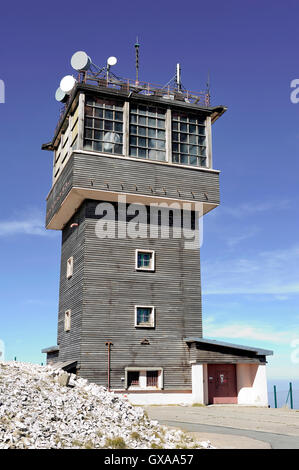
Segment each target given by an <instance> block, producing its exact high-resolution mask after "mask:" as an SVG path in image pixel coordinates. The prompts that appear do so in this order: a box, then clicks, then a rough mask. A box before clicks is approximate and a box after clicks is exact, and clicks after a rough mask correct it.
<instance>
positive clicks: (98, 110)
mask: <svg viewBox="0 0 299 470" xmlns="http://www.w3.org/2000/svg"><path fill="white" fill-rule="evenodd" d="M94 115H95V116H96V117H103V110H102V109H101V108H95V109H94Z"/></svg>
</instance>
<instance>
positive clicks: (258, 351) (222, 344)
mask: <svg viewBox="0 0 299 470" xmlns="http://www.w3.org/2000/svg"><path fill="white" fill-rule="evenodd" d="M184 341H185V342H186V343H198V344H202V345H205V344H207V345H213V346H219V347H222V348H230V349H238V350H240V351H245V352H251V353H254V354H256V355H257V356H272V355H273V351H271V350H269V349H261V348H253V347H251V346H242V345H240V344H233V343H226V342H223V341H216V340H213V339H207V338H198V337H194V336H189V337H187V338H184Z"/></svg>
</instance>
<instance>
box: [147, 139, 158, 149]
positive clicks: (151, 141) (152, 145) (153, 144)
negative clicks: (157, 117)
mask: <svg viewBox="0 0 299 470" xmlns="http://www.w3.org/2000/svg"><path fill="white" fill-rule="evenodd" d="M148 146H149V147H150V148H152V149H155V148H156V147H157V141H156V140H155V139H148Z"/></svg>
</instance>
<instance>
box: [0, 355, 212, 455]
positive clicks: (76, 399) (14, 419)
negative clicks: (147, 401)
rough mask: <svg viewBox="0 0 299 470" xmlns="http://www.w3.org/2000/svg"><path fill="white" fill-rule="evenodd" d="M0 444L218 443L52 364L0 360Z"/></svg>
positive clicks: (171, 446)
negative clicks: (161, 419) (154, 417)
mask: <svg viewBox="0 0 299 470" xmlns="http://www.w3.org/2000/svg"><path fill="white" fill-rule="evenodd" d="M0 448H4V449H11V448H18V449H25V448H28V449H48V448H53V449H54V448H58V449H59V448H85V449H91V448H92V449H93V448H98V449H100V448H114V449H115V448H126V449H181V448H184V449H185V448H188V449H190V448H197V449H200V448H205V449H206V448H214V447H212V446H211V443H210V442H209V441H205V442H198V441H195V440H194V439H193V438H192V437H191V436H189V435H188V434H186V433H184V432H183V431H180V430H174V429H169V428H167V427H166V426H161V425H159V423H158V422H157V421H152V420H150V419H149V418H148V417H147V415H146V413H145V412H144V410H143V408H141V407H136V406H132V405H131V404H130V403H129V401H128V399H127V398H126V397H123V396H121V395H116V394H114V393H113V392H108V391H107V389H106V388H104V387H102V386H98V385H96V384H93V383H89V382H88V381H87V380H86V379H83V378H79V377H77V376H76V375H74V374H68V373H66V372H65V371H63V370H61V369H58V370H56V369H54V368H53V367H51V366H49V365H48V366H39V365H36V364H29V363H20V362H0Z"/></svg>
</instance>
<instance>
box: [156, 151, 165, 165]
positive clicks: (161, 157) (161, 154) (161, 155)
mask: <svg viewBox="0 0 299 470" xmlns="http://www.w3.org/2000/svg"><path fill="white" fill-rule="evenodd" d="M157 160H159V162H165V160H166V153H165V152H161V151H158V152H157Z"/></svg>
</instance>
